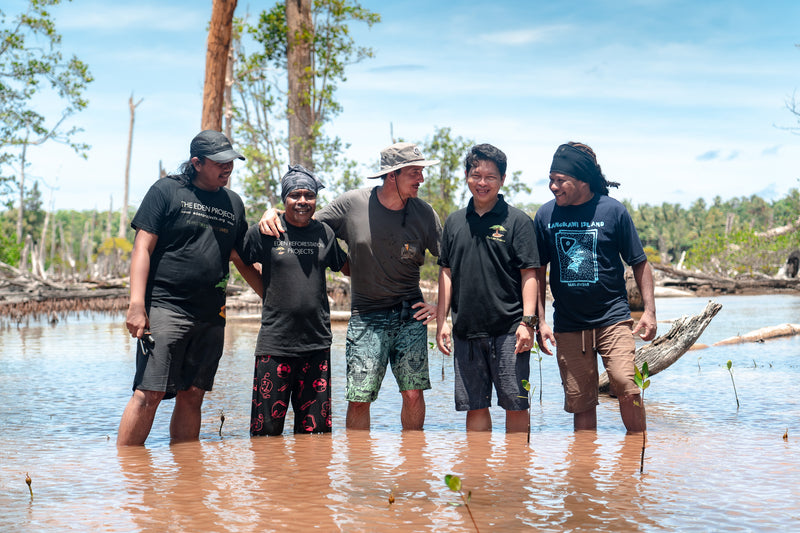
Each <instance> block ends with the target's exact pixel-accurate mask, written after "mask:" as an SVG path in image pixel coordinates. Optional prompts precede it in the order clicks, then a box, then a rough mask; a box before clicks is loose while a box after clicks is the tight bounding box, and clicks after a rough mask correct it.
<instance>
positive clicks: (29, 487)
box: [25, 472, 33, 500]
mask: <svg viewBox="0 0 800 533" xmlns="http://www.w3.org/2000/svg"><path fill="white" fill-rule="evenodd" d="M31 482H32V480H31V476H30V475H29V474H28V473H27V472H25V483H27V484H28V490H29V491H30V493H31V500H33V487H31Z"/></svg>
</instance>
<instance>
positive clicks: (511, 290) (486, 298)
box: [439, 195, 539, 339]
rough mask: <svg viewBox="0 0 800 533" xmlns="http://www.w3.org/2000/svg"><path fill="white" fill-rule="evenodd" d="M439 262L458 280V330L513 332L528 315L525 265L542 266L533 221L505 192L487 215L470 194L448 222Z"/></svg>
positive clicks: (454, 306) (454, 305)
mask: <svg viewBox="0 0 800 533" xmlns="http://www.w3.org/2000/svg"><path fill="white" fill-rule="evenodd" d="M439 265H440V266H443V267H445V268H449V269H450V272H451V277H452V281H453V293H452V299H451V310H452V313H453V333H455V334H456V335H457V336H459V337H461V338H467V339H470V338H478V337H494V336H497V335H504V334H506V333H513V332H514V331H515V330H516V329H517V326H518V325H519V322H520V320H521V319H522V282H521V279H522V276H521V273H520V270H523V269H528V268H536V267H538V266H539V253H538V248H537V246H536V234H535V231H534V229H533V221H532V220H531V217H529V216H528V215H527V214H525V213H524V212H523V211H521V210H519V209H517V208H515V207H512V206H510V205H508V204H507V203H506V202H505V200H504V199H503V196H502V195H499V198H498V200H497V203H496V204H495V206H494V207H493V208H492V210H491V211H489V212H488V213H485V214H484V215H483V216H479V215H478V214H477V213H476V212H475V208H474V206H473V202H472V200H471V199H470V201H469V204H468V205H467V207H466V208H464V209H460V210H458V211H456V212H455V213H452V214H451V215H450V216H449V217H447V220H446V221H445V223H444V231H443V233H442V248H441V255H440V256H439Z"/></svg>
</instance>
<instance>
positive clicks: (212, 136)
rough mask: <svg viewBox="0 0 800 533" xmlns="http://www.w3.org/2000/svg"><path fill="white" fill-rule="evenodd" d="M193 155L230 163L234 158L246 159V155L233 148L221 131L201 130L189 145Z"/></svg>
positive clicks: (216, 161)
mask: <svg viewBox="0 0 800 533" xmlns="http://www.w3.org/2000/svg"><path fill="white" fill-rule="evenodd" d="M189 153H190V154H191V157H206V158H208V159H210V160H212V161H214V162H215V163H228V162H230V161H233V160H234V159H241V160H242V161H244V156H243V155H242V154H240V153H239V152H237V151H236V150H234V149H233V147H232V146H231V142H230V141H229V140H228V138H227V137H226V136H225V135H224V134H223V133H221V132H218V131H215V130H205V131H201V132H200V133H198V134H197V135H195V137H194V139H192V143H191V145H190V146H189Z"/></svg>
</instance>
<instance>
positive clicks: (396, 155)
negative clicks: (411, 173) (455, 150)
mask: <svg viewBox="0 0 800 533" xmlns="http://www.w3.org/2000/svg"><path fill="white" fill-rule="evenodd" d="M437 164H439V160H438V159H433V160H430V161H428V160H426V159H425V157H424V156H423V155H422V152H420V151H419V148H418V147H417V145H416V144H413V143H394V144H393V145H391V146H389V147H387V148H384V149H383V150H381V169H380V170H379V171H378V173H377V174H372V175H371V176H367V178H380V177H381V176H383V175H385V174H388V173H389V172H394V171H395V170H400V169H401V168H403V167H429V166H431V165H437Z"/></svg>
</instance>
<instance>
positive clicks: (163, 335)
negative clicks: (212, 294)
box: [133, 307, 225, 399]
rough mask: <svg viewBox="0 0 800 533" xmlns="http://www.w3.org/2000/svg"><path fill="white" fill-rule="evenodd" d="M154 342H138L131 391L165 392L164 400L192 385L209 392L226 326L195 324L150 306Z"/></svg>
mask: <svg viewBox="0 0 800 533" xmlns="http://www.w3.org/2000/svg"><path fill="white" fill-rule="evenodd" d="M149 318H150V335H151V336H152V338H153V341H154V342H153V343H152V344H149V343H147V342H145V341H144V340H140V341H139V342H137V343H136V344H137V347H136V375H135V376H134V378H133V390H137V389H140V390H147V391H159V392H164V399H169V398H174V397H175V395H176V394H177V393H178V391H182V390H187V389H189V387H192V386H195V387H197V388H199V389H202V390H204V391H210V390H211V388H212V387H213V385H214V376H215V375H216V373H217V367H218V366H219V360H220V358H221V357H222V345H223V342H224V340H225V326H223V325H220V324H211V323H208V322H198V321H197V320H194V319H192V318H189V317H187V316H186V315H182V314H180V313H177V312H175V311H172V310H170V309H165V308H163V307H151V308H150V313H149Z"/></svg>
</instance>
